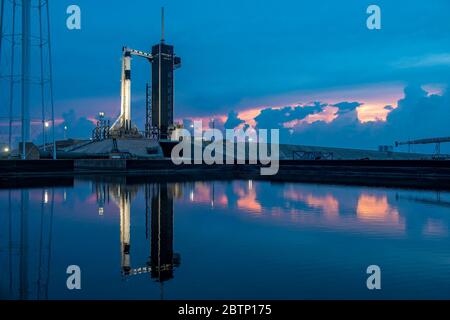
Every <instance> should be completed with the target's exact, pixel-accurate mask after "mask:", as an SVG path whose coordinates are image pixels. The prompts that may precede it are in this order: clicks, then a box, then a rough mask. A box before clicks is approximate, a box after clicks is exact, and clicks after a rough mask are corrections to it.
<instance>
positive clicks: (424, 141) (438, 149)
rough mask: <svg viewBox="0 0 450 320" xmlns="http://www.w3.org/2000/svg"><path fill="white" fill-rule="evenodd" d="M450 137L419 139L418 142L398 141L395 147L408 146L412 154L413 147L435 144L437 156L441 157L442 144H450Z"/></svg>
mask: <svg viewBox="0 0 450 320" xmlns="http://www.w3.org/2000/svg"><path fill="white" fill-rule="evenodd" d="M449 142H450V137H442V138H426V139H418V140H409V141H396V142H395V146H396V147H399V146H402V145H407V146H408V150H409V152H411V145H417V144H435V156H436V157H440V155H441V143H449Z"/></svg>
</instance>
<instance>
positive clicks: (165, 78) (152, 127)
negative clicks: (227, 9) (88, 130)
mask: <svg viewBox="0 0 450 320" xmlns="http://www.w3.org/2000/svg"><path fill="white" fill-rule="evenodd" d="M132 56H137V57H142V58H145V59H147V60H148V61H149V62H150V63H151V66H152V73H151V86H147V99H146V100H147V101H146V103H147V107H146V121H145V130H144V131H143V132H142V131H140V130H139V129H138V128H137V126H136V125H135V124H134V122H133V120H132V106H131V59H132ZM180 66H181V59H180V58H179V57H177V56H176V55H175V53H174V47H173V46H171V45H168V44H166V43H165V40H164V9H162V12H161V41H160V42H159V43H158V44H156V45H154V46H152V50H151V53H147V52H144V51H140V50H134V49H131V48H128V47H123V48H122V77H121V91H120V96H121V103H120V115H119V117H118V118H117V120H116V121H115V122H114V123H113V125H112V126H111V128H110V129H109V134H110V136H112V137H132V138H137V137H146V138H157V139H158V140H159V139H168V138H169V137H170V134H171V131H172V130H173V126H174V121H173V114H174V113H173V107H174V98H173V97H174V76H173V72H174V70H175V69H178V68H179V67H180ZM149 88H151V93H150V94H149V92H148V91H149V90H148V89H149Z"/></svg>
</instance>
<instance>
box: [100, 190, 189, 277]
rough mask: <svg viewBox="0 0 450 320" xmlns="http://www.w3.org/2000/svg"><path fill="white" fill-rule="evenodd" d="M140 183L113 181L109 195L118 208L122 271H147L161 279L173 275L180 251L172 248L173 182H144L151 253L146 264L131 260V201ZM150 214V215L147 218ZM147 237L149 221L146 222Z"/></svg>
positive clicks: (128, 273)
mask: <svg viewBox="0 0 450 320" xmlns="http://www.w3.org/2000/svg"><path fill="white" fill-rule="evenodd" d="M138 189H139V187H138V186H137V185H136V186H135V185H127V184H114V185H112V186H110V190H109V191H110V195H111V197H112V198H113V199H114V202H115V203H116V204H117V206H118V207H119V210H120V253H121V272H122V275H123V276H124V277H125V278H126V277H128V276H132V275H137V274H143V273H150V276H151V278H152V279H154V280H156V281H158V282H164V281H167V280H170V279H172V278H173V271H174V269H175V268H176V267H178V266H179V265H180V255H179V254H176V253H174V252H173V195H174V192H175V186H174V185H169V184H167V183H163V184H146V185H145V190H144V194H145V204H146V210H145V214H146V222H147V224H148V221H149V220H150V256H149V257H148V260H147V262H146V264H145V265H141V266H134V265H133V264H132V262H131V256H132V251H133V250H132V244H131V233H130V229H131V223H132V221H131V202H132V201H133V199H134V198H135V197H136V195H137V193H138ZM149 215H150V219H149ZM146 238H147V239H148V238H149V237H148V225H147V226H146Z"/></svg>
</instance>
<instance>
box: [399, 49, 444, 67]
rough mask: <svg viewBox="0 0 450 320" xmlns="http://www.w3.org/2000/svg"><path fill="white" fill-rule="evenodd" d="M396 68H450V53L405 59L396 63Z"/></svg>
mask: <svg viewBox="0 0 450 320" xmlns="http://www.w3.org/2000/svg"><path fill="white" fill-rule="evenodd" d="M393 65H394V67H396V68H400V69H406V68H423V67H438V66H446V67H450V53H442V54H429V55H425V56H421V57H412V58H403V59H402V60H399V61H397V62H395V63H394V64H393Z"/></svg>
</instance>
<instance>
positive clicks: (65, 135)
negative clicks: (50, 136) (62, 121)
mask: <svg viewBox="0 0 450 320" xmlns="http://www.w3.org/2000/svg"><path fill="white" fill-rule="evenodd" d="M64 140H67V126H64Z"/></svg>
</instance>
